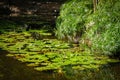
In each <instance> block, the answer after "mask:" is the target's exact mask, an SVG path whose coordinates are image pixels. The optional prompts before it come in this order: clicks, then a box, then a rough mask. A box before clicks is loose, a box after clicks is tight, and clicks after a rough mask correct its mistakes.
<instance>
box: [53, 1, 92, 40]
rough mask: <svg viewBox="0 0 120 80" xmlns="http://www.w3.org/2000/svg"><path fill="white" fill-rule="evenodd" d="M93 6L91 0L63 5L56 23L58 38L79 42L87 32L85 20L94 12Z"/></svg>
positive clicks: (69, 2) (68, 2)
mask: <svg viewBox="0 0 120 80" xmlns="http://www.w3.org/2000/svg"><path fill="white" fill-rule="evenodd" d="M91 4H92V2H91V0H71V1H67V2H66V3H65V4H63V5H62V7H61V11H60V16H59V17H58V18H57V22H56V30H55V34H56V36H57V37H58V38H59V39H67V40H68V41H72V42H78V41H79V37H81V35H82V34H83V33H84V30H85V25H84V23H85V20H86V18H87V16H88V15H89V14H91V12H92V10H91V9H92V5H91Z"/></svg>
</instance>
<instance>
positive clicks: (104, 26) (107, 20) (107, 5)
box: [86, 0, 120, 55]
mask: <svg viewBox="0 0 120 80" xmlns="http://www.w3.org/2000/svg"><path fill="white" fill-rule="evenodd" d="M119 4H120V1H115V0H105V1H100V2H99V4H98V7H97V10H96V12H95V13H93V14H92V15H90V16H89V17H88V19H87V21H86V29H87V33H86V38H88V39H89V40H90V41H91V43H92V46H91V49H92V50H93V52H97V53H103V54H106V55H110V54H112V53H117V52H119V51H120V50H119V48H120V14H119V13H120V5H119Z"/></svg>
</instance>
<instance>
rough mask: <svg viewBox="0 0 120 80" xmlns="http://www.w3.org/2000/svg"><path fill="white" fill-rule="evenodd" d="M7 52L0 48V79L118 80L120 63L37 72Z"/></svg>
mask: <svg viewBox="0 0 120 80" xmlns="http://www.w3.org/2000/svg"><path fill="white" fill-rule="evenodd" d="M7 53H8V52H6V51H3V50H0V80H119V79H120V74H119V72H120V63H114V64H110V65H105V66H103V68H100V69H99V70H84V71H79V70H72V69H71V67H70V66H67V67H66V68H65V70H66V71H67V72H66V73H55V72H52V71H46V72H39V71H36V70H34V69H33V68H31V67H28V66H26V65H25V64H24V63H21V62H20V61H17V60H15V59H14V58H11V57H7V56H6V54H7Z"/></svg>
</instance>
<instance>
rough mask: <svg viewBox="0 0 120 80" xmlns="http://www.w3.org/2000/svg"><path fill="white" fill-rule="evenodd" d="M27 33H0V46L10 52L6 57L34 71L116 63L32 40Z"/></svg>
mask: <svg viewBox="0 0 120 80" xmlns="http://www.w3.org/2000/svg"><path fill="white" fill-rule="evenodd" d="M34 31H35V32H40V33H41V32H44V31H43V30H42V31H36V30H34ZM34 31H33V30H32V31H30V32H34ZM30 32H21V33H16V32H8V33H6V34H1V35H0V47H1V48H2V49H4V50H7V51H9V52H10V54H8V55H7V56H9V57H14V58H15V59H17V60H19V61H21V62H24V63H26V64H27V66H32V67H34V69H35V70H38V71H47V70H55V71H56V70H57V71H58V72H62V71H64V70H63V68H64V67H65V66H69V65H71V66H72V69H75V70H76V69H79V70H85V69H96V68H99V67H100V66H101V65H103V64H106V63H108V62H116V60H111V59H109V58H108V57H105V56H99V57H97V56H94V55H93V54H90V52H87V51H81V48H80V47H72V48H71V47H70V45H69V44H68V43H65V42H63V41H59V40H57V39H44V38H43V39H42V40H34V39H33V38H32V37H31V36H30ZM26 36H27V37H26ZM20 38H22V39H20ZM76 66H77V67H76Z"/></svg>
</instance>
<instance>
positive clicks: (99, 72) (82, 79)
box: [64, 63, 120, 80]
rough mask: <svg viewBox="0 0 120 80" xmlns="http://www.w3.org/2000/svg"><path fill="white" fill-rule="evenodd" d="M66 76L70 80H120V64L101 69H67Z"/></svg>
mask: <svg viewBox="0 0 120 80" xmlns="http://www.w3.org/2000/svg"><path fill="white" fill-rule="evenodd" d="M65 71H66V73H65V74H64V75H65V76H66V77H67V79H69V80H120V74H119V72H120V63H117V64H109V65H104V66H102V67H101V68H100V69H96V70H95V69H90V70H83V71H80V70H73V69H72V67H70V66H69V67H65Z"/></svg>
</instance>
